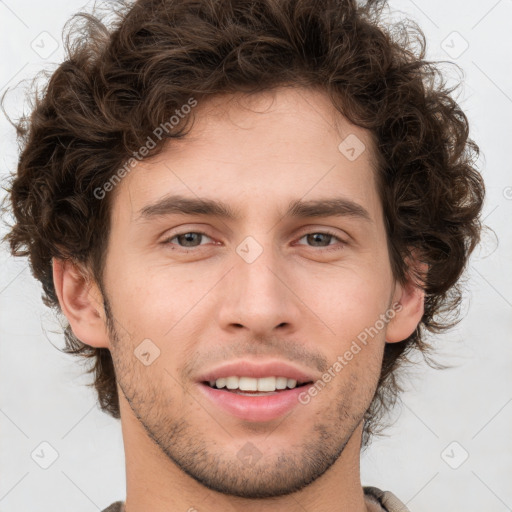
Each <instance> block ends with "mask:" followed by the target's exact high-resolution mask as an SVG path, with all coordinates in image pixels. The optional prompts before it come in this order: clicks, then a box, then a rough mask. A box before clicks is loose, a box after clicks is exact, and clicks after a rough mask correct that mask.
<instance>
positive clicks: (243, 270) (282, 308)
mask: <svg viewBox="0 0 512 512" xmlns="http://www.w3.org/2000/svg"><path fill="white" fill-rule="evenodd" d="M262 238H263V237H260V239H262ZM264 238H265V242H263V241H262V242H260V241H259V240H256V238H254V237H247V238H246V239H244V240H243V241H242V242H241V243H240V244H239V245H238V246H237V248H236V253H237V254H236V260H235V265H234V268H233V270H232V271H231V272H230V278H229V279H230V281H229V285H228V290H227V294H226V295H225V296H224V298H223V302H224V305H223V306H221V311H222V313H221V321H222V323H223V324H224V325H227V324H241V325H243V326H245V327H247V328H249V329H250V330H253V331H260V332H264V331H270V330H272V329H273V328H275V327H277V326H278V325H281V324H283V323H294V322H295V319H296V314H295V309H296V307H297V305H296V304H295V301H294V299H293V297H294V296H293V293H291V292H290V290H289V289H288V287H287V285H286V284H285V283H286V277H285V276H284V275H280V274H283V270H282V269H283V268H284V263H285V262H283V261H281V258H280V255H279V252H278V251H275V250H274V247H273V244H272V236H271V235H269V236H267V237H264Z"/></svg>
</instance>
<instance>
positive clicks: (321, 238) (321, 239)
mask: <svg viewBox="0 0 512 512" xmlns="http://www.w3.org/2000/svg"><path fill="white" fill-rule="evenodd" d="M303 238H306V240H307V241H308V242H309V243H313V244H314V245H312V246H310V247H323V248H326V250H327V251H338V250H340V249H341V248H342V247H343V245H345V241H344V240H342V239H341V238H339V237H338V236H337V235H336V234H334V233H331V232H330V231H315V232H311V233H306V234H305V235H303V236H302V237H301V238H299V240H302V239H303ZM333 239H336V240H337V241H338V242H340V243H341V245H340V244H330V243H329V242H331V241H332V240H333ZM326 242H327V243H326ZM317 243H318V244H320V245H315V244H317ZM299 245H303V244H299Z"/></svg>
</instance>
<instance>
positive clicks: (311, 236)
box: [308, 233, 331, 245]
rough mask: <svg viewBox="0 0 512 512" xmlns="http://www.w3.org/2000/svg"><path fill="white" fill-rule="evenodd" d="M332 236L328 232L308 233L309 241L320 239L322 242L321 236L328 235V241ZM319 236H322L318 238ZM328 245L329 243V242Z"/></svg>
mask: <svg viewBox="0 0 512 512" xmlns="http://www.w3.org/2000/svg"><path fill="white" fill-rule="evenodd" d="M330 236H331V235H328V234H326V233H313V234H310V235H308V242H311V241H313V242H318V241H319V242H320V243H321V242H322V240H321V237H327V242H329V240H328V238H329V237H330ZM318 237H320V240H318ZM324 241H325V240H324ZM327 245H329V244H327Z"/></svg>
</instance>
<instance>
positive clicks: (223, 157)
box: [115, 88, 380, 218]
mask: <svg viewBox="0 0 512 512" xmlns="http://www.w3.org/2000/svg"><path fill="white" fill-rule="evenodd" d="M192 115H193V116H194V117H193V126H192V128H191V130H190V131H189V132H188V133H187V135H186V136H185V137H184V138H183V139H181V140H170V141H168V142H167V144H166V146H165V147H164V149H163V151H162V152H161V153H160V154H159V155H157V156H156V157H152V158H149V159H146V160H143V161H141V162H139V163H138V164H137V165H136V166H135V167H134V169H133V171H132V172H130V174H129V175H128V176H126V178H124V179H123V181H122V182H121V184H120V185H119V186H118V190H116V193H117V194H116V195H117V198H116V201H115V203H117V206H116V208H123V206H124V208H127V207H129V209H130V212H131V216H132V218H133V215H135V214H136V213H137V212H140V211H141V210H142V209H144V208H145V207H146V206H147V205H149V204H151V203H154V202H156V201H157V200H158V199H160V198H162V197H164V196H165V195H171V194H172V195H182V196H183V195H186V196H190V197H209V198H211V197H217V198H219V199H224V200H225V202H230V203H231V204H232V206H233V209H236V210H237V211H238V212H240V213H241V215H240V217H242V216H243V215H242V214H243V211H244V209H245V208H246V206H247V205H248V204H249V203H248V201H250V202H252V203H255V204H256V203H257V204H258V205H259V207H260V208H262V210H261V213H267V212H269V211H270V208H269V207H270V204H271V203H272V202H276V203H281V204H282V203H283V201H285V203H286V204H289V203H290V201H293V200H297V199H299V198H304V199H316V198H320V197H321V198H325V197H327V196H334V195H335V196H336V197H339V196H340V195H341V196H345V197H346V198H350V199H353V200H354V201H356V202H358V203H363V204H364V205H365V207H366V208H367V209H368V210H374V214H375V213H376V212H377V210H379V209H380V205H379V202H378V198H377V193H376V185H375V183H376V180H375V172H376V169H375V159H374V155H375V152H374V151H375V149H374V141H373V138H372V136H371V134H370V132H368V131H367V130H364V129H362V128H360V127H358V126H355V125H353V124H351V123H350V122H349V121H348V120H346V119H345V118H344V117H343V116H342V115H341V114H340V113H339V112H337V111H336V109H335V108H334V106H333V105H332V103H331V102H330V100H329V98H328V96H327V94H326V93H324V92H323V91H320V90H315V89H304V88H278V89H275V90H271V91H265V92H263V93H258V94H253V95H245V94H224V95H219V96H215V97H212V98H209V99H208V100H206V101H203V102H200V103H198V105H197V106H196V107H195V108H194V110H193V114H192ZM281 209H282V208H281Z"/></svg>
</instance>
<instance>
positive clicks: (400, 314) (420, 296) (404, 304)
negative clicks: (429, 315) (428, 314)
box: [386, 262, 427, 343]
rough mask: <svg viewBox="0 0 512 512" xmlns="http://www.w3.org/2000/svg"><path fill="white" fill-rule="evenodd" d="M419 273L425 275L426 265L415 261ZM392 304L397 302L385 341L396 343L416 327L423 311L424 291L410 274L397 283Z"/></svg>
mask: <svg viewBox="0 0 512 512" xmlns="http://www.w3.org/2000/svg"><path fill="white" fill-rule="evenodd" d="M415 265H416V267H419V269H420V271H421V275H423V276H425V275H426V272H427V265H426V264H424V263H418V262H416V264H415ZM392 304H399V306H397V307H396V308H394V309H395V315H394V316H393V318H392V319H391V320H390V322H389V323H388V327H387V330H386V341H387V342H388V343H397V342H399V341H403V340H405V339H407V338H408V337H409V336H410V335H411V334H412V333H413V332H414V331H415V330H416V328H417V327H418V324H419V323H420V322H421V319H422V317H423V314H424V312H425V291H424V290H423V288H422V287H421V285H420V284H418V283H416V282H415V281H414V280H413V278H412V277H411V276H409V278H408V280H407V281H406V282H405V283H404V284H397V285H396V289H395V294H394V297H393V302H392Z"/></svg>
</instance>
